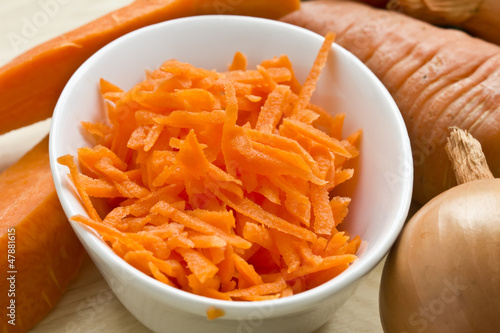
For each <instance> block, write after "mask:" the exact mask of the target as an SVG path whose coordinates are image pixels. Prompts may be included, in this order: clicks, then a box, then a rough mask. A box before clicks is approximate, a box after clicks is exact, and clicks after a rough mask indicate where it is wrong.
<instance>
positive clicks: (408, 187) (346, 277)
mask: <svg viewBox="0 0 500 333" xmlns="http://www.w3.org/2000/svg"><path fill="white" fill-rule="evenodd" d="M221 18H223V20H221ZM201 20H205V21H207V24H208V22H213V21H214V20H217V21H219V22H221V21H226V22H229V21H234V20H236V21H248V22H252V23H255V24H267V25H269V26H274V25H276V26H279V27H282V28H285V29H289V30H290V32H293V31H295V32H297V31H298V32H300V33H303V34H308V35H310V38H316V39H317V40H321V41H322V40H323V36H321V35H319V34H317V33H315V32H312V31H310V30H307V29H305V28H302V27H298V26H295V25H292V24H289V23H285V22H282V21H276V20H272V19H266V18H260V17H251V16H240V15H201V16H193V17H182V18H176V19H172V20H169V21H165V22H161V23H157V24H153V25H150V26H147V27H143V28H140V29H137V30H134V31H132V32H130V33H127V34H125V35H123V36H121V37H119V38H117V39H116V40H114V41H112V42H110V43H108V44H107V45H105V46H104V47H102V48H101V49H99V50H98V51H97V52H95V53H94V54H92V55H91V56H90V57H89V58H88V59H87V60H86V61H85V62H84V63H83V64H82V65H81V66H80V67H79V68H78V69H77V70H76V71H75V72H74V73H73V75H72V76H71V78H70V80H69V81H68V82H67V84H66V86H65V87H64V89H63V91H62V93H61V95H60V97H59V100H58V102H57V105H56V107H55V109H54V114H53V118H52V123H51V128H50V134H51V135H50V137H49V155H50V165H51V169H52V174H53V178H54V182H55V186H56V192H57V195H58V197H59V199H60V201H61V204H62V206H63V209H64V211H65V212H66V215H67V217H68V219H69V218H70V215H71V214H70V213H71V211H72V208H71V207H70V205H69V204H68V202H67V200H66V197H65V194H64V189H63V187H64V185H63V184H62V182H61V181H59V178H58V174H59V173H60V170H59V169H58V163H57V157H58V156H55V154H56V140H57V138H56V137H55V134H57V133H58V126H59V122H60V114H61V112H63V111H61V108H62V105H63V104H64V103H63V99H64V97H65V95H66V94H67V92H68V90H69V89H70V87H71V86H72V85H73V84H74V83H75V82H76V81H77V80H78V79H79V78H80V77H81V75H82V74H83V73H84V72H85V71H86V70H87V68H88V67H89V66H91V64H92V63H93V62H94V61H96V60H97V59H98V58H99V57H100V56H101V54H103V53H104V52H106V51H107V50H108V49H111V48H113V47H114V46H115V45H117V44H118V43H122V42H124V41H126V40H127V39H130V38H131V37H134V36H136V35H139V34H145V33H146V34H147V33H148V31H150V30H152V29H159V28H160V29H163V28H165V27H168V26H171V25H176V24H179V23H181V22H182V23H189V22H191V21H201ZM332 48H333V49H334V51H335V52H340V53H342V54H343V56H347V57H350V58H351V59H350V60H352V62H353V64H354V65H355V66H359V67H361V69H362V70H363V71H364V72H365V74H366V75H367V77H368V78H369V79H370V80H373V81H375V82H376V85H377V86H378V88H379V89H380V92H381V94H382V97H383V98H384V99H385V100H387V101H388V102H389V104H390V105H391V106H392V112H393V113H394V115H395V121H397V123H398V125H399V126H398V127H399V131H400V132H401V133H400V134H401V135H400V136H401V137H402V139H403V141H404V142H403V143H402V145H403V146H404V147H406V149H405V150H404V151H405V152H407V154H406V156H405V158H406V160H407V161H406V163H408V169H409V170H407V171H406V173H405V183H404V186H403V197H402V198H401V201H400V204H399V207H398V210H397V213H396V214H395V216H396V218H395V219H394V221H393V223H392V224H391V227H390V229H389V230H388V233H387V234H386V236H385V237H384V238H383V239H382V240H381V241H380V243H379V245H378V246H377V247H376V248H372V249H371V250H370V251H369V252H367V253H365V254H363V257H362V258H360V259H358V260H356V261H355V262H354V263H353V264H352V265H351V266H350V267H349V269H347V270H346V271H344V272H343V273H342V274H340V275H339V276H337V277H335V278H334V279H332V280H330V281H328V282H325V283H324V284H322V285H320V286H317V287H315V288H312V289H310V290H307V291H304V292H302V293H300V294H296V295H293V296H289V297H285V298H280V299H275V300H264V301H258V302H243V301H242V302H239V301H225V300H218V299H212V298H208V297H205V296H200V295H196V294H192V293H189V292H187V291H183V290H180V289H177V288H174V287H170V286H168V285H165V284H163V283H161V282H159V281H157V280H155V279H154V278H151V277H149V276H147V275H146V274H144V273H142V272H140V271H139V270H137V269H135V268H134V267H132V266H131V265H129V264H128V263H126V262H125V261H124V260H123V259H122V258H120V257H119V256H118V255H116V254H115V253H114V252H113V251H112V250H111V249H110V248H109V247H108V246H107V245H106V244H104V242H103V241H102V240H101V239H100V238H99V237H98V236H97V235H96V233H95V232H94V231H93V230H92V229H90V228H88V227H86V226H82V225H80V224H78V223H77V222H73V221H70V224H71V225H72V227H73V229H74V230H75V231H76V233H77V235H78V237H79V238H80V240H82V241H83V242H85V243H86V244H88V246H91V247H92V249H94V250H98V251H99V252H100V253H101V257H102V258H106V260H107V261H108V263H110V264H112V265H114V266H115V268H116V269H121V270H123V271H124V272H126V273H127V274H130V275H131V276H134V279H137V280H136V281H140V282H141V283H140V287H141V289H142V290H143V291H144V292H146V293H148V294H149V295H150V296H152V297H154V298H156V299H163V298H165V297H168V298H170V299H171V300H170V301H169V302H168V303H170V304H172V305H174V306H176V307H177V308H179V309H181V310H182V311H187V312H190V313H193V314H195V315H201V314H200V311H199V310H200V309H203V310H204V311H206V309H207V308H208V307H210V306H215V307H217V308H220V309H223V310H224V311H225V312H226V315H225V316H223V317H221V318H220V319H222V320H225V319H232V318H233V317H236V316H239V315H242V314H247V313H248V311H252V310H255V309H259V308H265V307H272V308H273V309H274V311H273V313H272V315H270V316H271V317H276V316H281V315H289V314H291V313H294V312H297V311H302V310H303V309H306V308H308V307H312V306H314V305H315V304H317V303H319V302H321V301H323V300H325V299H327V298H329V297H332V296H333V295H335V294H337V293H339V292H340V291H341V290H343V289H344V288H346V287H347V286H349V285H351V284H353V283H355V282H357V281H358V280H360V278H362V277H363V276H365V275H366V274H368V273H369V272H370V271H371V270H372V269H373V268H374V267H375V266H376V265H377V264H378V263H380V262H381V261H382V259H383V258H384V256H385V255H386V254H387V253H388V252H389V250H390V248H391V247H392V245H393V244H394V242H395V241H396V239H397V237H398V236H399V233H400V232H401V230H402V228H403V225H404V223H405V220H406V218H407V215H408V212H409V208H410V204H411V196H412V184H413V163H412V156H411V147H410V141H409V138H408V135H407V132H406V127H405V124H404V121H403V118H402V116H401V114H400V111H399V109H398V107H397V105H396V103H395V102H394V100H393V99H392V96H391V95H390V94H389V92H388V91H387V89H386V88H385V87H384V86H383V84H382V83H381V82H380V81H379V80H378V78H377V77H376V76H375V75H374V74H373V73H372V72H371V71H370V70H369V69H368V68H367V67H366V66H365V65H364V64H363V63H362V62H361V61H360V60H359V59H358V58H357V57H355V56H354V55H353V54H352V53H350V52H349V51H347V50H346V49H344V48H343V47H341V46H340V45H338V44H336V43H334V44H333V46H332ZM52 134H54V135H52ZM61 177H62V176H61ZM105 278H106V277H105ZM134 281H135V280H134ZM117 296H119V295H117ZM202 314H204V312H203V313H202Z"/></svg>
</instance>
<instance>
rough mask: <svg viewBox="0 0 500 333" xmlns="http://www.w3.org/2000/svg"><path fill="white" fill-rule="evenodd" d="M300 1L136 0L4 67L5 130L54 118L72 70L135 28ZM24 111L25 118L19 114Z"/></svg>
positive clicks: (1, 126) (273, 9) (278, 13)
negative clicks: (196, 16) (56, 106)
mask: <svg viewBox="0 0 500 333" xmlns="http://www.w3.org/2000/svg"><path fill="white" fill-rule="evenodd" d="M299 4H300V2H299V1H298V0H280V1H277V2H276V1H275V2H269V1H263V0H245V1H236V2H235V1H232V2H224V1H206V0H136V1H134V2H133V3H131V4H130V5H128V6H126V7H123V8H121V9H118V10H115V11H113V12H111V13H108V14H106V15H104V16H102V17H101V18H98V19H96V20H94V21H92V22H89V23H88V24H86V25H83V26H81V27H80V28H77V29H75V30H73V31H70V32H67V33H65V34H63V35H60V36H58V37H55V38H54V39H51V40H49V41H47V42H45V43H43V44H40V45H38V46H36V47H34V48H33V49H31V50H28V51H26V52H25V53H23V54H21V55H19V56H18V57H16V58H15V59H13V60H11V61H10V62H9V63H7V64H6V65H4V66H3V67H1V68H0V134H3V133H6V132H8V131H11V130H13V129H16V128H20V127H23V126H26V125H29V124H32V123H34V122H37V121H40V120H43V119H46V118H49V117H51V116H52V112H53V109H54V106H55V104H56V102H57V99H58V97H59V94H60V93H61V91H62V89H63V87H64V85H65V84H66V82H67V81H68V80H69V78H70V77H71V75H72V73H73V72H74V71H75V70H76V69H77V68H78V66H80V65H81V64H82V63H83V62H84V61H85V60H86V59H87V58H88V57H89V56H91V55H92V54H93V53H94V52H96V51H97V50H98V49H99V48H101V47H103V46H104V45H105V44H107V43H109V42H111V41H112V40H114V39H116V38H118V37H120V36H122V35H124V34H126V33H128V32H130V31H133V30H135V29H138V28H141V27H144V26H147V25H151V24H155V23H159V22H162V21H166V20H170V19H174V18H178V17H184V16H194V15H205V14H233V15H248V16H257V17H265V18H271V19H278V18H280V17H282V16H283V15H285V14H287V13H289V12H291V11H294V10H296V9H298V8H299ZM20 115H21V116H20Z"/></svg>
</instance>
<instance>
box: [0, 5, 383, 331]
mask: <svg viewBox="0 0 500 333" xmlns="http://www.w3.org/2000/svg"><path fill="white" fill-rule="evenodd" d="M130 2H131V0H78V1H77V0H16V1H12V0H0V65H3V64H5V63H7V62H8V61H9V60H11V59H12V58H14V57H15V56H16V55H18V54H20V53H22V52H24V51H26V50H27V49H29V48H31V47H33V46H35V45H37V44H39V43H41V42H43V41H45V40H47V39H49V38H51V37H53V36H56V35H59V34H61V33H63V32H65V31H69V30H71V29H73V28H76V27H78V26H80V25H82V24H84V23H86V22H88V21H91V20H92V19H94V18H97V17H99V16H102V15H103V14H105V13H107V12H109V11H111V10H113V9H116V8H119V7H122V6H124V5H126V4H128V3H130ZM49 126H50V119H49V120H47V121H43V122H41V123H38V124H35V125H32V126H29V127H27V128H23V129H20V130H16V131H13V132H10V133H7V134H5V135H3V136H0V171H1V170H3V169H5V168H6V167H7V166H9V165H10V164H12V163H13V162H15V161H16V160H17V159H18V158H19V157H20V156H21V155H22V154H23V153H24V152H25V151H27V150H29V149H30V148H31V147H32V146H34V145H35V144H36V143H37V142H38V141H39V140H40V139H41V138H42V137H43V136H45V135H46V134H47V133H48V131H49ZM382 264H383V263H381V264H379V265H378V266H377V267H376V268H375V269H374V270H373V271H372V272H371V273H370V274H368V275H367V276H366V277H365V278H364V280H363V281H362V283H361V284H360V285H359V286H358V288H357V290H356V292H355V294H354V295H353V297H352V298H351V299H350V300H349V301H348V302H347V303H346V304H345V305H344V306H343V307H342V308H341V309H340V310H339V311H338V312H337V313H336V314H335V315H334V316H333V317H332V318H331V320H330V321H329V322H327V323H326V324H325V325H324V326H323V327H322V328H321V329H319V330H318V331H317V332H316V333H330V332H340V333H343V332H357V333H364V332H366V333H379V332H383V331H382V327H381V324H380V320H379V312H378V289H379V284H380V275H381V271H382ZM31 332H33V333H49V332H50V333H59V332H68V333H69V332H71V333H75V332H123V333H127V332H134V333H142V332H150V331H149V330H148V329H147V328H146V327H144V326H143V325H142V324H141V323H139V322H138V321H137V320H136V319H135V318H134V317H133V316H132V315H131V314H130V313H129V312H128V311H127V310H126V309H125V308H124V307H123V306H122V304H121V303H120V302H119V301H118V300H117V298H116V297H114V295H113V294H112V292H111V290H110V288H109V287H108V285H107V284H106V282H105V281H104V279H103V278H102V276H101V274H100V273H99V271H98V270H97V268H96V267H95V265H94V264H93V263H92V261H91V260H90V259H89V257H86V258H85V261H84V265H83V267H82V270H81V271H80V273H79V275H78V276H77V277H76V279H75V280H74V281H73V282H72V283H71V285H70V286H69V289H68V290H67V292H66V293H65V295H64V297H63V298H62V299H61V301H60V302H59V303H58V305H57V306H56V307H55V308H54V309H53V311H52V312H51V313H50V314H49V315H48V316H47V317H46V318H45V319H44V320H43V321H42V322H40V323H39V324H38V325H37V326H36V327H35V328H34V329H33V330H32V331H31Z"/></svg>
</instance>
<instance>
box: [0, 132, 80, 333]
mask: <svg viewBox="0 0 500 333" xmlns="http://www.w3.org/2000/svg"><path fill="white" fill-rule="evenodd" d="M48 141H49V140H48V137H46V138H44V139H43V140H42V141H40V142H39V143H38V144H37V145H36V146H35V147H34V148H33V149H31V150H30V151H29V152H28V153H26V154H25V155H24V156H23V157H22V158H21V159H20V160H19V161H18V162H16V163H14V164H13V165H12V166H10V167H9V168H7V169H6V170H5V171H3V172H2V173H0V188H1V189H2V190H1V192H0V256H1V258H2V260H1V261H0V269H1V270H2V277H3V279H5V280H3V281H2V283H1V284H0V291H1V294H0V306H1V307H2V315H3V316H4V318H3V320H2V325H1V326H0V328H1V330H2V332H26V331H28V330H29V329H31V328H32V327H33V326H34V325H35V324H36V323H37V322H39V321H40V320H41V319H42V318H43V317H44V316H46V315H47V314H48V313H49V312H50V311H51V310H52V309H53V308H54V306H56V304H57V302H58V301H59V300H60V299H61V297H62V295H63V294H64V292H65V290H66V289H67V287H68V284H69V283H70V281H71V280H72V279H73V278H74V277H75V276H76V274H77V273H78V271H79V269H80V266H81V263H82V258H83V255H84V252H85V251H84V249H83V247H82V245H81V244H80V242H79V241H78V238H77V237H76V235H75V233H74V231H73V229H72V228H71V226H70V224H69V222H68V219H67V217H66V215H65V214H64V211H63V209H62V207H61V204H60V203H59V199H58V197H57V193H56V189H55V186H54V181H53V180H52V173H51V171H50V165H49V148H48V146H49V144H48Z"/></svg>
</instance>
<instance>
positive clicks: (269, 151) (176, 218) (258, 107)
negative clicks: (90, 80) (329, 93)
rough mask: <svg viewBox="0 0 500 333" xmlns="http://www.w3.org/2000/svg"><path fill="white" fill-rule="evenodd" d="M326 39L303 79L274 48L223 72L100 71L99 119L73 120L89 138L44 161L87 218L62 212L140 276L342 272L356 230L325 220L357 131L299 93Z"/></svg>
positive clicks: (225, 278)
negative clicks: (345, 131) (124, 79)
mask: <svg viewBox="0 0 500 333" xmlns="http://www.w3.org/2000/svg"><path fill="white" fill-rule="evenodd" d="M333 39H334V35H333V34H328V35H327V36H326V38H325V41H324V43H323V45H322V47H321V48H320V50H319V51H318V54H317V58H316V60H315V62H314V64H313V67H312V69H311V72H310V74H309V76H308V77H307V79H306V82H305V83H304V84H303V85H301V84H300V83H299V82H298V80H297V78H296V76H295V73H294V71H293V67H292V63H291V61H290V59H288V57H287V56H286V55H281V56H279V57H275V58H273V59H268V60H264V61H262V62H261V64H260V65H257V66H256V68H255V69H248V68H247V66H248V63H247V58H246V56H245V55H244V54H243V53H241V52H236V53H235V55H234V57H233V59H232V62H231V63H230V64H229V66H228V70H227V71H225V72H216V71H213V70H207V69H202V68H196V67H194V66H192V65H190V64H187V63H182V62H179V61H177V60H167V61H165V62H164V63H163V65H162V66H160V67H159V68H158V69H157V70H153V71H147V72H146V79H145V80H144V81H142V82H139V83H138V84H137V85H136V86H135V87H133V88H132V89H130V90H129V91H122V90H121V89H120V88H119V87H117V86H115V85H114V84H112V83H110V82H108V81H106V80H104V79H102V80H101V81H100V92H101V95H102V97H103V99H104V101H105V103H104V105H105V106H106V108H107V117H108V119H106V121H103V122H95V123H91V122H84V123H82V127H83V128H84V130H86V131H87V133H88V134H89V138H91V139H92V140H94V143H95V144H94V146H93V147H83V148H80V149H79V150H78V156H77V157H78V162H75V160H74V157H73V156H70V155H66V156H61V157H60V158H59V160H58V161H59V163H61V164H63V165H66V166H67V167H68V168H69V170H70V173H69V174H70V178H71V180H72V181H73V184H74V185H75V187H76V190H77V192H78V194H79V195H80V197H81V199H82V202H83V205H84V207H85V208H86V210H87V213H88V215H89V217H85V216H82V215H77V216H74V217H72V220H73V221H77V222H80V223H82V224H83V225H86V226H88V227H90V228H92V229H94V230H95V231H96V232H97V233H98V234H100V235H101V237H102V239H103V240H104V241H105V242H106V243H107V244H108V245H109V246H110V247H111V248H112V249H113V251H115V253H116V254H117V255H119V256H120V257H122V258H123V259H124V260H125V261H126V262H128V263H129V264H130V265H132V266H134V267H135V268H137V269H138V270H140V271H141V272H143V273H144V274H147V275H149V276H151V277H152V278H154V279H156V280H158V281H159V282H161V283H164V284H166V285H169V286H171V287H175V288H179V289H182V290H185V291H188V292H191V293H195V294H198V295H202V296H205V297H211V298H215V299H221V300H228V301H261V300H270V299H275V298H280V297H288V296H291V295H293V294H297V293H300V292H303V291H305V290H307V289H310V288H313V287H315V286H317V285H319V284H321V283H323V282H325V281H327V280H329V279H332V278H334V277H335V276H337V275H338V274H340V273H342V272H343V271H344V270H345V269H347V268H348V267H349V265H350V264H351V263H352V262H353V261H354V260H356V258H357V257H356V252H357V250H358V248H359V246H360V244H361V239H360V237H359V236H356V237H354V238H352V239H351V236H350V235H349V234H348V233H347V232H345V231H339V230H338V227H339V226H341V223H342V221H343V220H344V218H345V217H346V215H347V213H348V206H349V204H350V202H351V198H349V197H346V196H342V194H341V193H336V194H335V196H333V195H332V192H331V191H332V190H333V189H334V188H336V186H337V185H338V184H340V183H343V182H345V181H348V180H349V179H351V178H352V177H353V174H354V173H355V172H356V170H355V169H353V168H348V167H345V166H344V165H345V162H347V161H348V160H350V159H353V158H356V157H357V156H358V155H359V153H360V152H359V143H360V140H361V131H356V132H354V133H352V134H351V135H349V136H348V137H347V138H345V139H342V127H343V122H344V118H345V117H346V114H345V113H338V114H334V115H331V114H330V113H329V112H328V111H326V110H325V109H323V108H322V107H320V106H318V105H315V104H312V103H311V100H310V99H311V96H312V93H313V91H314V89H315V87H316V84H317V80H318V78H319V75H320V72H321V70H322V68H323V67H324V66H325V64H326V60H327V56H328V53H329V52H330V49H331V44H332V43H333ZM347 116H348V115H347ZM102 203H105V205H102ZM102 206H104V207H106V209H104V210H103V209H102ZM99 207H100V208H99ZM223 315H224V312H223V311H222V310H220V309H215V308H209V309H208V310H207V316H208V318H209V319H215V318H217V317H220V316H223Z"/></svg>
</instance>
